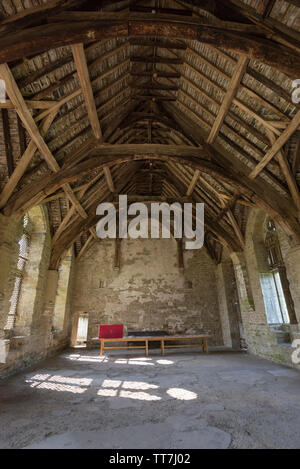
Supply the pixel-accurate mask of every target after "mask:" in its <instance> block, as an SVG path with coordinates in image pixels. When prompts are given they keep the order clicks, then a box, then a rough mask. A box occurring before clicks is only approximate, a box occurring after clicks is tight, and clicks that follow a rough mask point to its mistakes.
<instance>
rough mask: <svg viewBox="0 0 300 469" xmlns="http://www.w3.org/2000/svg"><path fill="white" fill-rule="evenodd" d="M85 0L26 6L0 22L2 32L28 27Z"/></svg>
mask: <svg viewBox="0 0 300 469" xmlns="http://www.w3.org/2000/svg"><path fill="white" fill-rule="evenodd" d="M84 1H85V0H50V1H48V2H47V3H46V4H42V5H39V6H34V7H31V8H26V9H24V10H21V11H19V12H18V13H17V14H16V15H12V16H9V17H8V18H4V19H3V20H2V21H1V22H0V33H2V34H3V33H5V34H6V33H7V32H8V31H15V30H17V29H18V28H24V27H27V26H29V25H31V24H33V23H35V22H37V21H38V22H40V21H41V20H43V19H44V18H46V17H47V16H48V15H50V14H54V13H56V12H61V11H63V10H64V9H66V8H74V7H77V6H79V5H80V4H81V3H84Z"/></svg>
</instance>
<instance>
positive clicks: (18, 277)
mask: <svg viewBox="0 0 300 469" xmlns="http://www.w3.org/2000/svg"><path fill="white" fill-rule="evenodd" d="M28 224H29V218H28V216H27V215H25V216H24V217H23V219H22V233H21V237H20V239H19V241H18V245H19V249H18V258H17V264H16V271H15V281H14V286H13V291H12V295H11V297H10V299H9V302H10V308H9V312H8V317H7V322H6V326H5V329H6V330H12V329H13V328H14V325H15V320H16V315H17V307H18V301H19V297H20V291H21V286H22V280H23V276H24V270H25V265H26V262H27V260H28V252H29V243H30V234H29V231H28Z"/></svg>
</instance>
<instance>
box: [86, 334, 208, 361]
mask: <svg viewBox="0 0 300 469" xmlns="http://www.w3.org/2000/svg"><path fill="white" fill-rule="evenodd" d="M211 337H212V336H211V335H208V334H201V335H173V336H170V335H166V336H153V337H151V336H146V337H129V336H127V337H122V338H119V339H99V338H98V337H95V338H94V339H92V340H93V341H98V342H100V357H102V355H103V352H104V350H120V349H145V353H146V357H148V355H149V342H160V349H161V354H162V355H165V349H166V348H183V347H199V346H201V347H202V349H203V352H205V353H208V339H209V338H211ZM170 341H176V342H177V341H180V342H181V341H187V342H196V341H198V342H197V343H189V344H186V343H185V344H182V343H181V344H176V345H172V344H171V345H166V344H165V342H170ZM199 341H200V342H199ZM112 342H124V343H126V344H127V345H124V346H120V345H118V346H106V345H105V344H106V343H108V344H110V343H112ZM128 342H142V343H144V344H143V345H128Z"/></svg>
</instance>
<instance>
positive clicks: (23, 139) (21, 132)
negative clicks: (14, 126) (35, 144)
mask: <svg viewBox="0 0 300 469" xmlns="http://www.w3.org/2000/svg"><path fill="white" fill-rule="evenodd" d="M17 121H18V134H19V144H20V156H21V157H22V155H23V154H24V153H25V150H26V133H25V129H24V127H23V125H22V122H21V119H20V117H19V116H18V115H17Z"/></svg>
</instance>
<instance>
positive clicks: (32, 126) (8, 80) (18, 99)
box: [0, 64, 86, 217]
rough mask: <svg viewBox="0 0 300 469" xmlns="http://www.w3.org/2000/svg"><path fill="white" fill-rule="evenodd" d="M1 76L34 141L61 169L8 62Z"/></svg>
mask: <svg viewBox="0 0 300 469" xmlns="http://www.w3.org/2000/svg"><path fill="white" fill-rule="evenodd" d="M0 77H1V78H2V79H3V80H4V81H5V86H6V92H7V94H8V96H9V97H10V99H11V100H12V102H13V103H14V106H15V109H16V111H17V113H18V115H19V117H20V119H21V120H22V122H23V124H24V126H25V128H26V130H27V132H28V133H29V135H30V136H31V138H32V140H33V142H34V143H35V144H36V146H37V148H38V149H39V151H40V152H41V154H42V155H43V156H44V158H45V160H46V161H47V163H48V166H49V168H50V169H51V170H52V171H54V172H57V171H59V169H60V167H59V165H58V163H57V161H56V159H55V158H54V156H53V155H52V153H51V151H50V150H49V148H48V146H47V145H46V143H45V140H44V139H43V137H42V136H41V134H40V132H39V129H38V128H37V125H36V123H35V122H34V120H33V117H32V115H31V113H30V111H29V109H28V108H27V106H26V103H25V101H24V98H23V96H22V94H21V92H20V90H19V88H18V86H17V84H16V82H15V79H14V77H13V75H12V73H11V71H10V69H9V67H8V65H7V64H2V65H0ZM63 189H64V191H65V192H66V194H67V196H68V198H69V199H70V200H71V202H72V203H73V204H74V205H75V206H76V208H77V210H78V211H79V213H80V214H81V216H83V217H86V213H85V211H84V210H83V208H82V207H81V205H80V204H79V202H78V201H77V199H76V197H75V195H74V194H73V192H72V189H71V187H70V186H69V184H65V185H64V187H63Z"/></svg>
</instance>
